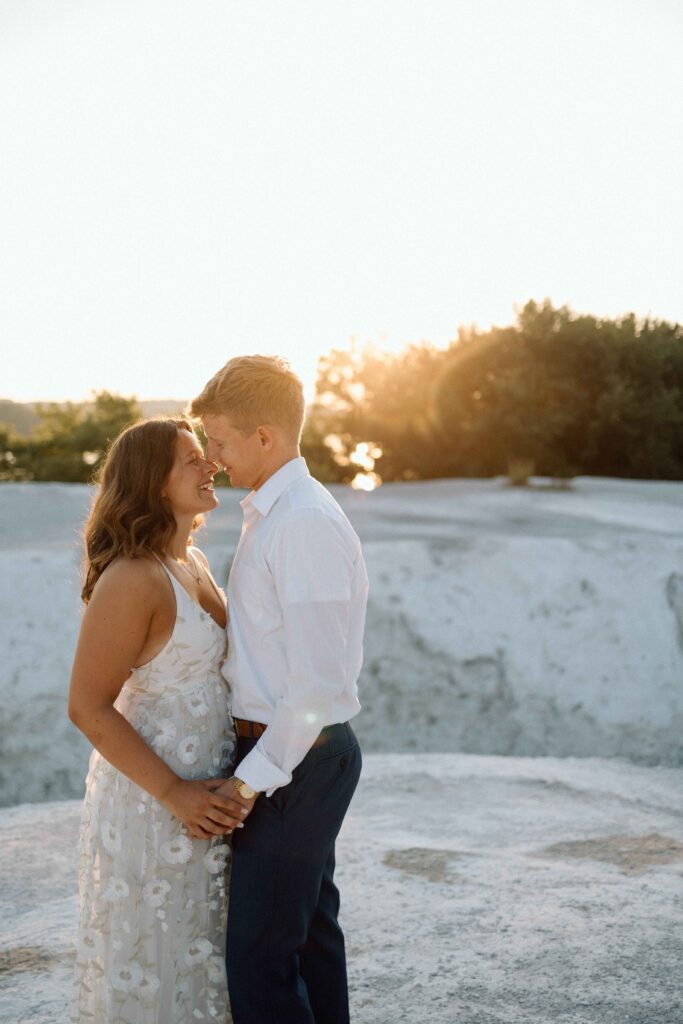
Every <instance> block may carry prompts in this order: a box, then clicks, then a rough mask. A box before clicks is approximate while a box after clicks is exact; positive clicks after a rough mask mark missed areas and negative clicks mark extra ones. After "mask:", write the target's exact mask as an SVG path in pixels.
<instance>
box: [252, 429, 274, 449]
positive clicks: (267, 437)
mask: <svg viewBox="0 0 683 1024" xmlns="http://www.w3.org/2000/svg"><path fill="white" fill-rule="evenodd" d="M256 433H257V435H258V439H259V444H260V445H261V449H262V451H264V452H269V451H271V450H272V448H273V445H274V444H275V435H274V433H273V431H272V430H271V429H270V427H257V428H256Z"/></svg>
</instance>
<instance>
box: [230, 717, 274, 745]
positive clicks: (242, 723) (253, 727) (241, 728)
mask: <svg viewBox="0 0 683 1024" xmlns="http://www.w3.org/2000/svg"><path fill="white" fill-rule="evenodd" d="M233 722H234V723H235V732H236V733H237V735H238V736H243V737H246V738H247V739H250V740H257V739H258V738H259V736H261V735H262V733H264V732H265V731H266V729H267V728H268V726H267V725H264V724H263V722H250V721H249V719H248V718H233Z"/></svg>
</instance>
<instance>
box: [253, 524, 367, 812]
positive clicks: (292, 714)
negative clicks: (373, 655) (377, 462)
mask: <svg viewBox="0 0 683 1024" xmlns="http://www.w3.org/2000/svg"><path fill="white" fill-rule="evenodd" d="M361 557H362V556H361V554H360V545H359V543H358V539H357V537H356V536H355V534H354V533H353V531H352V530H350V529H349V528H348V526H347V525H346V524H344V523H343V522H338V521H336V520H335V519H334V518H333V517H332V516H330V515H328V514H326V513H325V512H324V511H322V510H320V509H316V508H310V509H308V508H307V509H298V510H296V511H292V512H291V513H288V514H287V515H286V516H285V517H283V520H282V523H281V524H280V529H279V530H278V534H277V536H276V538H275V539H274V544H273V548H272V551H271V552H270V555H269V567H270V571H271V573H272V577H273V581H274V585H275V588H276V591H277V596H278V600H279V603H280V606H281V609H282V620H283V639H284V648H285V650H284V654H285V662H286V673H285V676H286V677H285V678H283V679H282V681H281V684H280V685H279V687H278V690H279V699H278V700H277V703H276V705H275V708H274V712H273V716H272V719H271V721H270V723H269V724H268V727H267V729H266V730H265V732H264V733H263V734H262V736H261V738H260V739H259V741H258V743H257V744H256V745H255V746H254V748H253V749H252V750H251V751H250V753H249V754H248V755H247V756H246V757H245V758H244V759H243V760H242V761H241V762H240V764H239V765H238V767H237V768H236V769H235V774H236V775H238V776H239V778H241V779H243V780H244V781H245V782H246V783H247V784H248V785H250V786H252V787H253V788H254V789H257V790H259V792H264V791H265V792H266V794H267V795H268V796H270V795H271V794H272V793H273V792H274V791H275V790H276V789H277V788H279V787H280V786H284V785H286V784H287V783H289V782H290V781H291V778H292V771H293V770H294V768H295V767H296V766H297V765H298V764H299V763H300V762H301V761H302V760H303V759H304V757H305V756H306V754H307V753H308V751H309V750H310V748H311V747H312V746H313V744H314V742H315V740H316V739H317V737H318V735H319V734H320V732H321V730H322V729H323V727H324V726H325V725H329V724H332V722H333V720H334V716H333V707H334V703H335V699H336V698H337V697H338V695H339V694H340V693H341V691H342V690H343V689H344V687H345V685H346V682H347V680H346V672H347V669H346V663H347V658H346V646H347V643H348V636H349V622H350V616H351V607H352V602H353V599H354V596H355V594H354V590H355V588H356V587H357V586H358V584H357V582H356V572H355V566H356V560H357V559H358V558H361Z"/></svg>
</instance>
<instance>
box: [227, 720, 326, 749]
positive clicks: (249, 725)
mask: <svg viewBox="0 0 683 1024" xmlns="http://www.w3.org/2000/svg"><path fill="white" fill-rule="evenodd" d="M233 722H234V725H235V732H236V733H237V735H238V736H241V737H242V738H243V739H248V740H257V739H258V738H259V736H262V735H263V733H264V732H265V731H266V729H267V728H268V726H267V725H264V724H263V722H250V721H249V719H248V718H233ZM332 728H334V726H331V725H326V726H325V728H324V729H323V730H322V732H321V733H320V735H319V736H318V738H317V739H316V741H315V743H314V744H313V746H314V747H319V746H320V745H321V744H322V743H325V742H326V741H327V736H326V735H325V733H326V732H328V730H329V729H332Z"/></svg>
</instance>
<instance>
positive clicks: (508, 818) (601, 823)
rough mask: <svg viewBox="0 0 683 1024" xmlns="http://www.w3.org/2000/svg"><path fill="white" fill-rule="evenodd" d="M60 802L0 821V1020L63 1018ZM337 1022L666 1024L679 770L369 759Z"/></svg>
mask: <svg viewBox="0 0 683 1024" xmlns="http://www.w3.org/2000/svg"><path fill="white" fill-rule="evenodd" d="M78 814H79V806H78V803H77V802H76V801H67V802H63V803H51V804H34V805H23V806H18V807H14V808H7V809H5V810H3V811H0V842H1V843H2V849H3V861H2V868H1V873H0V891H1V892H2V903H1V905H0V914H1V917H2V921H3V926H2V940H1V943H0V965H1V969H2V982H3V986H4V987H3V992H2V996H1V997H0V1021H2V1022H7V1024H9V1022H12V1024H23V1022H26V1024H28V1022H30V1024H48V1022H49V1024H57V1022H60V1024H61V1022H64V1021H65V1020H66V1014H67V1001H68V993H69V980H70V969H71V956H72V953H71V943H72V937H73V927H74V919H75V913H76V879H75V872H74V860H75V858H74V847H75V843H76V839H77V829H78ZM338 859H339V869H338V877H339V882H340V887H341V889H342V893H343V921H344V925H345V929H346V932H347V944H348V955H349V965H350V980H351V992H352V1011H353V1012H352V1019H353V1021H354V1024H400V1022H406V1024H683V996H682V994H681V967H680V965H681V958H682V956H683V923H682V922H683V917H682V911H683V885H682V879H683V769H675V768H655V767H642V766H635V765H632V764H629V763H627V762H624V761H621V760H605V759H597V758H588V759H574V758H567V759H556V758H519V757H487V756H477V755H437V754H434V755H421V754H374V755H369V756H367V757H366V764H365V770H364V775H363V779H362V782H361V785H360V788H359V791H358V793H357V796H356V798H355V800H354V803H353V804H352V809H351V812H350V814H349V816H348V818H347V820H346V823H345V826H344V829H343V832H342V836H341V839H340V843H339V858H338Z"/></svg>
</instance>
